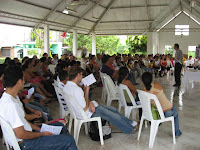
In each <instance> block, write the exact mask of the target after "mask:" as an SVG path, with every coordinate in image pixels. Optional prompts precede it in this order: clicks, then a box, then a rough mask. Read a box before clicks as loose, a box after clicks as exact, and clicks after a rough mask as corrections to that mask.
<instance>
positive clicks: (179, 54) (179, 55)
mask: <svg viewBox="0 0 200 150" xmlns="http://www.w3.org/2000/svg"><path fill="white" fill-rule="evenodd" d="M175 58H176V63H180V64H182V62H183V54H182V51H181V50H180V49H177V50H176V54H175Z"/></svg>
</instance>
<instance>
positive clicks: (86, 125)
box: [84, 122, 88, 135]
mask: <svg viewBox="0 0 200 150" xmlns="http://www.w3.org/2000/svg"><path fill="white" fill-rule="evenodd" d="M84 125H85V134H86V135H88V124H87V122H85V123H84Z"/></svg>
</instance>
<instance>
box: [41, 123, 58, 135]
mask: <svg viewBox="0 0 200 150" xmlns="http://www.w3.org/2000/svg"><path fill="white" fill-rule="evenodd" d="M61 130H62V126H51V125H47V124H42V127H41V130H40V132H44V131H48V132H51V133H53V134H54V135H59V134H60V132H61Z"/></svg>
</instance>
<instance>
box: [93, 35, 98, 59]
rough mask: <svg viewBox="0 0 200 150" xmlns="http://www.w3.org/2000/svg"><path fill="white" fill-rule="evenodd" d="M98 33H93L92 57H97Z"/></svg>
mask: <svg viewBox="0 0 200 150" xmlns="http://www.w3.org/2000/svg"><path fill="white" fill-rule="evenodd" d="M96 53H97V50H96V33H95V32H92V55H96Z"/></svg>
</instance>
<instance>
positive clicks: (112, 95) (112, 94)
mask: <svg viewBox="0 0 200 150" xmlns="http://www.w3.org/2000/svg"><path fill="white" fill-rule="evenodd" d="M103 79H104V83H105V88H106V93H107V106H110V105H111V103H112V101H113V100H117V101H119V108H118V110H119V111H120V110H121V103H120V97H119V94H118V92H117V88H116V86H115V84H114V82H113V81H112V79H111V78H110V76H109V75H107V74H104V75H103Z"/></svg>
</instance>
